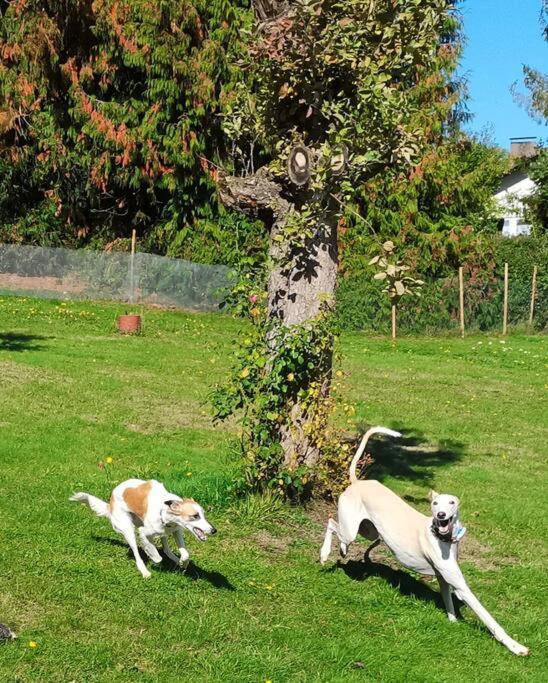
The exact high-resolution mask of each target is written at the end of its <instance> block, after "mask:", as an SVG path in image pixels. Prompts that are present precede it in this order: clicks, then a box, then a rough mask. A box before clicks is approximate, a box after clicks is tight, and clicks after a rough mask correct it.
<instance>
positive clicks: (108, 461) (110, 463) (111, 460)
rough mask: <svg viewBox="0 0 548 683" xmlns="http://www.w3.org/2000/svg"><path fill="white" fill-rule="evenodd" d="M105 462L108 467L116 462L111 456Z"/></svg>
mask: <svg viewBox="0 0 548 683" xmlns="http://www.w3.org/2000/svg"><path fill="white" fill-rule="evenodd" d="M105 462H106V464H107V465H112V463H113V462H114V460H113V459H112V458H111V457H110V455H109V456H108V458H105Z"/></svg>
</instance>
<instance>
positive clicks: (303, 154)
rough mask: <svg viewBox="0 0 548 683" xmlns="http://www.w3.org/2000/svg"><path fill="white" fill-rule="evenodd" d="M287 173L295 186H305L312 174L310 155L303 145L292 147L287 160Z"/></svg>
mask: <svg viewBox="0 0 548 683" xmlns="http://www.w3.org/2000/svg"><path fill="white" fill-rule="evenodd" d="M287 172H288V174H289V177H290V179H291V182H292V183H294V184H295V185H306V183H307V182H308V181H309V180H310V175H311V173H312V154H311V152H310V150H309V149H308V148H306V147H304V146H303V145H297V146H296V147H293V149H292V150H291V152H290V154H289V159H288V160H287Z"/></svg>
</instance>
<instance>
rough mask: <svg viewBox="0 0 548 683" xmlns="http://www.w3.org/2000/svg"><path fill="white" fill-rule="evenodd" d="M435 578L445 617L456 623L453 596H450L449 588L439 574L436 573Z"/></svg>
mask: <svg viewBox="0 0 548 683" xmlns="http://www.w3.org/2000/svg"><path fill="white" fill-rule="evenodd" d="M436 578H437V579H438V583H439V586H440V593H441V597H442V598H443V604H444V605H445V611H446V612H447V617H448V618H449V621H457V615H456V613H455V606H454V605H453V596H452V595H451V586H450V585H449V584H448V583H447V581H446V580H445V579H444V578H443V576H442V575H441V574H440V573H439V572H436Z"/></svg>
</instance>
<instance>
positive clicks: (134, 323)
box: [116, 313, 141, 334]
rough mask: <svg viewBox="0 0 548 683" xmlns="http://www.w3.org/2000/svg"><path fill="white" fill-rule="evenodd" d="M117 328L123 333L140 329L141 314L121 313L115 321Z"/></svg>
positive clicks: (130, 332) (131, 332)
mask: <svg viewBox="0 0 548 683" xmlns="http://www.w3.org/2000/svg"><path fill="white" fill-rule="evenodd" d="M116 324H117V326H118V330H119V331H120V332H122V333H123V334H135V333H136V332H140V331H141V316H140V315H135V314H133V313H131V314H129V315H121V316H119V318H118V320H117V321H116Z"/></svg>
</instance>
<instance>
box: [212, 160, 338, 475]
mask: <svg viewBox="0 0 548 683" xmlns="http://www.w3.org/2000/svg"><path fill="white" fill-rule="evenodd" d="M219 195H220V198H221V201H222V203H223V204H224V205H225V206H226V207H228V208H232V209H237V210H239V211H242V212H244V213H247V214H251V215H255V216H257V215H260V216H262V217H263V219H264V220H265V222H266V223H267V225H268V227H269V230H270V241H269V256H270V260H271V263H272V269H271V272H270V277H269V279H268V304H267V305H268V317H269V319H270V320H271V322H272V323H273V325H272V326H271V327H270V338H269V342H268V348H269V354H270V361H271V362H272V361H273V360H274V359H276V358H277V357H278V356H279V355H280V354H281V353H283V352H284V350H285V349H284V345H285V338H284V336H283V335H280V334H278V333H277V331H278V330H279V326H285V327H288V328H291V327H294V326H306V325H307V324H313V323H314V321H316V320H317V319H318V317H319V316H320V315H322V314H325V313H327V312H329V311H331V309H332V308H333V305H334V302H335V288H336V284H337V268H338V252H337V215H336V212H335V210H334V209H333V207H331V206H330V201H329V198H325V200H324V202H323V203H324V205H325V206H326V207H327V208H326V209H325V212H324V214H323V215H322V216H321V217H319V218H318V219H317V221H316V224H315V226H314V230H313V235H312V236H311V237H310V238H309V239H308V240H306V243H305V244H304V245H301V244H297V245H292V244H291V243H289V244H288V243H287V241H286V239H285V237H284V236H285V230H286V228H287V225H288V222H289V219H290V216H291V215H292V213H293V212H295V211H296V210H297V209H296V206H295V203H294V202H295V198H293V199H294V202H291V201H290V200H289V199H287V198H286V197H283V196H282V188H281V186H280V185H279V184H278V183H276V182H274V180H273V179H272V178H271V175H270V173H269V172H268V170H267V169H266V168H265V167H263V168H261V169H259V171H258V172H257V173H256V174H254V175H250V176H246V177H236V176H224V177H221V178H220V180H219ZM315 200H316V201H318V198H317V197H316V198H315ZM332 356H333V344H332V339H331V340H328V343H327V344H325V346H324V347H323V348H322V352H321V354H320V357H319V359H318V360H319V362H317V363H316V364H315V367H314V368H311V372H308V373H307V374H306V385H307V386H301V387H300V388H301V389H304V390H307V389H309V388H310V384H311V383H314V384H315V385H316V396H315V399H316V400H315V402H314V403H315V405H311V404H310V402H309V401H307V402H306V405H305V404H304V403H303V402H302V401H300V400H299V399H298V398H296V397H295V394H296V393H297V394H298V392H292V393H291V397H288V400H287V404H286V405H285V411H286V417H287V419H286V420H284V421H282V422H280V423H279V424H278V427H277V430H278V440H279V443H280V444H281V447H282V451H283V462H284V466H285V467H287V468H289V469H294V468H295V467H296V466H298V465H300V464H304V465H309V466H312V465H314V464H316V463H317V461H318V459H319V457H320V453H319V448H318V445H317V443H316V440H315V439H314V438H311V436H310V433H309V431H308V430H307V424H308V423H309V421H310V418H311V417H313V416H314V415H315V413H316V409H317V405H318V403H321V402H322V401H323V400H324V399H326V398H327V396H328V395H329V390H330V386H331V366H332Z"/></svg>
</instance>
